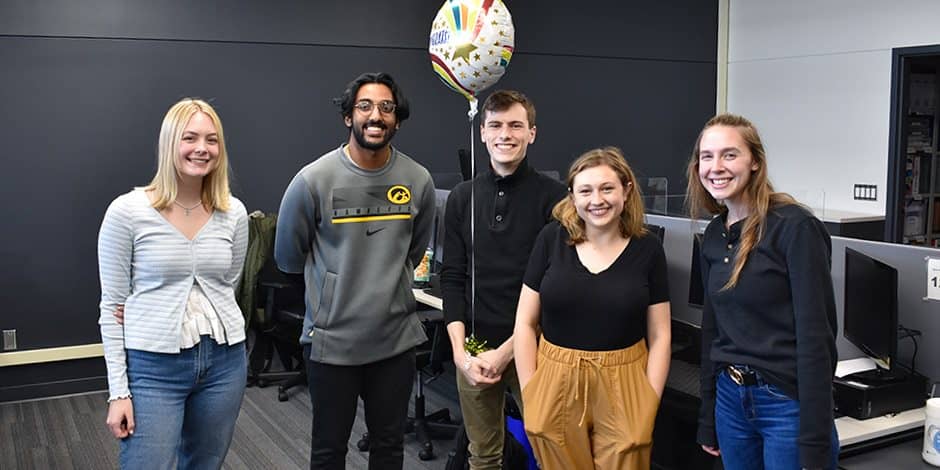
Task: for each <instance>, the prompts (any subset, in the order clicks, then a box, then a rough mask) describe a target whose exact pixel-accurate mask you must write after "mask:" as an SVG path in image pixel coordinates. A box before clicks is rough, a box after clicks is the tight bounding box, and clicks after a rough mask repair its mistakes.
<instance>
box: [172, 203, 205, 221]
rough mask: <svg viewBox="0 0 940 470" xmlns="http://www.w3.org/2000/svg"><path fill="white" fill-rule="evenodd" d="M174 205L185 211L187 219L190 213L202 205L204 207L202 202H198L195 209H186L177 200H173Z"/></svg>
mask: <svg viewBox="0 0 940 470" xmlns="http://www.w3.org/2000/svg"><path fill="white" fill-rule="evenodd" d="M173 204H176V205H177V206H180V208H182V209H183V213H184V214H185V215H186V217H189V213H190V212H191V211H192V210H193V209H195V208H197V207H199V206H201V205H202V201H199V202H197V203H196V205H194V206H193V207H186V206H184V205H182V204H180V203H179V201H177V200H176V199H174V200H173Z"/></svg>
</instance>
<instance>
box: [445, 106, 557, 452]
mask: <svg viewBox="0 0 940 470" xmlns="http://www.w3.org/2000/svg"><path fill="white" fill-rule="evenodd" d="M535 131H536V129H535V107H534V106H533V104H532V102H531V101H529V99H528V98H527V97H526V96H525V95H523V94H522V93H519V92H516V91H507V90H500V91H496V92H494V93H493V94H492V95H490V97H489V98H487V100H486V101H485V102H484V103H483V123H482V125H481V129H480V133H481V137H482V139H483V142H484V143H485V144H486V149H487V151H488V152H489V156H490V167H489V168H488V169H487V170H485V171H482V172H481V173H480V174H479V175H478V176H476V177H475V178H474V179H473V180H471V181H465V182H463V183H461V184H459V185H457V187H455V188H454V190H453V192H451V194H450V197H449V198H448V200H447V210H446V211H445V212H444V214H445V216H444V217H445V220H444V230H445V236H444V265H443V268H442V270H441V291H442V294H443V296H444V319H445V321H446V323H447V332H448V335H449V336H450V340H451V345H452V347H453V350H454V363H455V364H456V366H457V370H458V371H459V372H458V374H457V389H458V391H459V392H460V407H461V411H462V414H463V418H464V425H465V428H466V430H467V437H468V438H469V440H470V444H471V445H470V453H471V457H470V468H471V469H483V468H497V469H498V468H500V461H501V459H502V448H503V440H504V424H503V422H504V417H503V404H504V399H505V391H506V387H509V389H510V390H511V391H512V392H513V396H515V397H516V402H517V403H518V404H519V405H520V406H521V404H522V400H521V396H520V391H519V380H518V378H517V377H516V373H515V367H514V366H513V363H512V329H513V323H514V320H515V313H516V304H517V303H518V301H519V291H520V289H521V288H522V276H523V274H524V273H525V267H526V264H527V262H528V259H529V252H530V251H531V250H532V244H533V243H534V241H535V237H536V236H537V235H538V233H539V231H540V230H541V229H542V227H543V226H544V225H545V224H546V223H547V222H548V221H549V220H551V212H552V208H553V207H554V206H555V204H556V203H557V202H558V201H559V200H561V199H562V198H563V197H564V196H565V187H564V185H562V184H561V183H560V182H558V181H555V180H553V179H551V178H549V177H547V176H545V175H542V174H540V173H538V172H537V171H535V169H533V168H531V167H530V166H529V165H528V161H527V160H528V159H527V158H526V150H527V149H528V145H529V144H531V143H533V142H535ZM471 184H472V185H473V186H472V192H471ZM471 194H472V197H473V204H472V207H473V213H474V215H475V217H474V222H473V223H474V234H473V236H472V237H471V235H470V208H471V201H470V199H471ZM471 242H472V245H471ZM471 260H472V261H473V263H472V264H471ZM471 266H474V271H475V272H476V276H475V277H474V278H473V281H474V283H475V291H476V295H475V296H474V297H475V299H474V301H472V302H471V290H472V288H471V275H470V267H471ZM470 334H473V336H474V337H475V338H476V339H477V340H479V341H486V348H487V350H486V351H484V352H481V353H479V354H477V355H475V356H470V355H468V354H467V353H466V352H465V350H464V344H465V340H466V338H467V337H468V336H470Z"/></svg>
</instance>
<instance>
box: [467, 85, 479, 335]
mask: <svg viewBox="0 0 940 470" xmlns="http://www.w3.org/2000/svg"><path fill="white" fill-rule="evenodd" d="M476 104H477V102H476V99H473V100H471V101H470V112H468V113H467V116H468V117H469V121H470V336H474V337H475V335H476V330H477V322H476V319H477V316H476V313H477V310H476V300H477V285H476V279H477V272H476V267H475V264H476V263H475V262H474V260H475V259H476V249H475V243H474V241H475V240H474V238H475V236H476V235H475V234H476V231H475V230H474V227H475V225H476V210H475V202H474V201H475V200H476V198H475V197H474V189H473V188H474V186H475V184H474V181H473V180H474V179H476V175H477V172H476V155H475V152H474V150H473V148H474V145H473V144H474V140H475V139H474V137H473V118H474V116H476V111H477V107H476Z"/></svg>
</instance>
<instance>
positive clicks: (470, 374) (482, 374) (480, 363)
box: [454, 354, 500, 388]
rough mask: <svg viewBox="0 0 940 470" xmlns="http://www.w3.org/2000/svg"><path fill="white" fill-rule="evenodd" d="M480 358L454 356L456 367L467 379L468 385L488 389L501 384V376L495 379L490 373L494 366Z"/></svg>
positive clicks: (466, 355) (478, 356) (465, 355)
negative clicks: (498, 383)
mask: <svg viewBox="0 0 940 470" xmlns="http://www.w3.org/2000/svg"><path fill="white" fill-rule="evenodd" d="M480 356H481V355H477V356H471V355H469V354H464V355H463V356H459V355H457V356H454V366H456V367H457V371H458V372H459V373H461V374H463V376H464V378H465V379H467V383H469V384H470V385H472V386H474V387H480V388H486V387H489V386H490V385H493V384H495V383H497V382H499V379H500V375H498V374H497V375H496V376H495V377H494V376H493V374H492V373H490V372H489V371H491V370H492V368H493V367H492V365H491V364H490V363H488V362H486V361H485V360H483V359H481V358H480Z"/></svg>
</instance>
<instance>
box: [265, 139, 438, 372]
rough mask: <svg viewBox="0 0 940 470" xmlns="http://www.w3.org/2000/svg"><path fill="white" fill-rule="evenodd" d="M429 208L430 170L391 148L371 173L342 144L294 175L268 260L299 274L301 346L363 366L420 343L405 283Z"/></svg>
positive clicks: (421, 245)
mask: <svg viewBox="0 0 940 470" xmlns="http://www.w3.org/2000/svg"><path fill="white" fill-rule="evenodd" d="M434 210H435V205H434V183H433V181H432V180H431V175H430V174H429V173H428V171H427V170H426V169H425V168H424V167H422V166H421V165H419V164H418V163H417V162H415V161H414V160H412V159H411V158H409V157H408V156H407V155H405V154H403V153H401V152H399V151H398V150H396V149H394V148H392V153H391V157H390V158H389V161H388V162H387V163H386V164H385V166H383V167H382V168H380V169H377V170H364V169H362V168H359V167H357V166H356V165H354V164H353V163H352V161H350V159H349V158H348V157H347V156H346V154H345V153H344V152H343V147H342V146H340V147H339V148H337V149H336V150H333V151H331V152H329V153H327V154H325V155H323V156H322V157H320V158H319V159H317V160H315V161H314V162H312V163H310V164H309V165H307V166H305V167H304V168H303V169H301V170H300V172H298V173H297V175H296V176H295V177H294V179H293V180H292V181H291V183H290V185H289V186H288V187H287V191H285V193H284V198H283V199H282V200H281V208H280V212H279V214H278V220H277V232H276V234H275V243H274V258H275V260H276V261H277V265H278V268H280V269H281V270H282V271H284V272H288V273H300V272H303V273H304V280H305V282H306V307H307V308H306V315H305V317H304V329H303V334H302V335H301V337H300V342H301V343H309V344H311V355H310V359H311V360H313V361H316V362H322V363H326V364H333V365H360V364H368V363H371V362H376V361H379V360H382V359H386V358H389V357H392V356H395V355H397V354H400V353H402V352H404V351H407V350H408V349H410V348H413V347H414V346H417V345H418V344H421V343H423V342H424V341H426V340H427V337H426V336H425V334H424V328H422V326H421V322H420V321H419V320H418V318H417V315H415V299H414V295H413V294H412V292H411V281H412V278H413V272H414V266H415V265H416V264H417V263H418V262H419V261H420V260H421V257H422V256H423V255H424V251H425V248H426V247H427V244H428V240H429V239H430V237H431V230H432V224H433V219H434Z"/></svg>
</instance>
